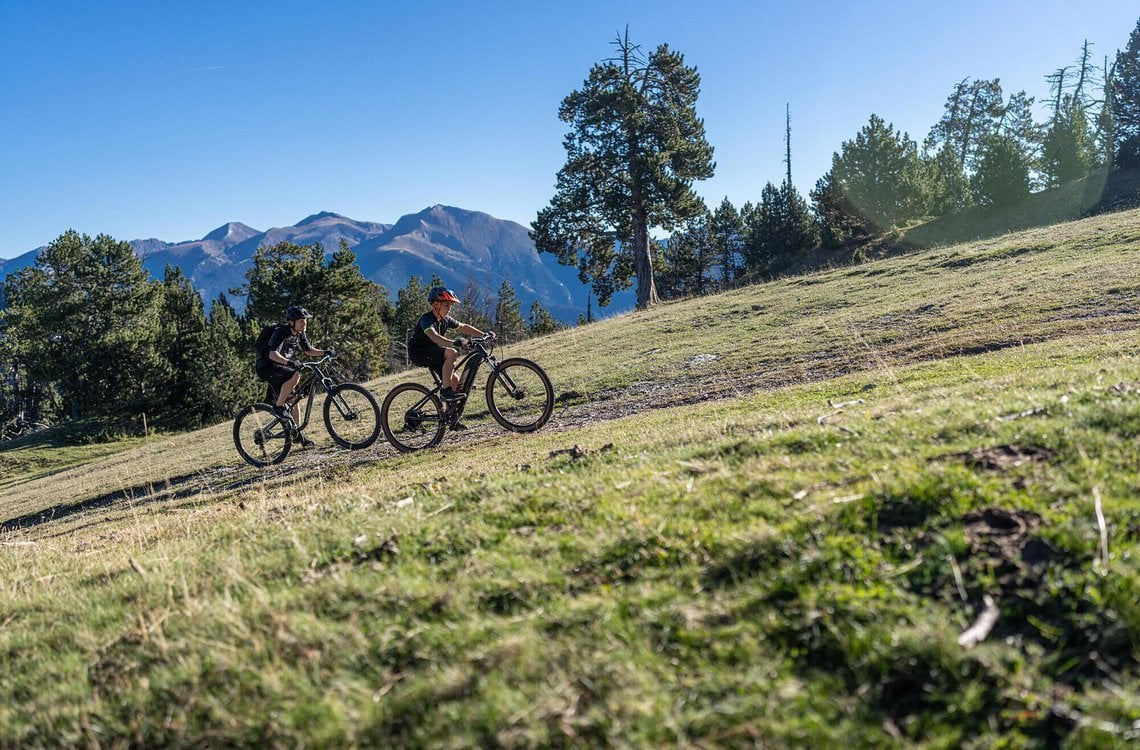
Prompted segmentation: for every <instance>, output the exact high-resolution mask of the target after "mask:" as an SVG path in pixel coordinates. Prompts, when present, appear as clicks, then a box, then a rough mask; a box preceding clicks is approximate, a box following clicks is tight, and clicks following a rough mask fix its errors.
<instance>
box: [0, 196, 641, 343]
mask: <svg viewBox="0 0 1140 750" xmlns="http://www.w3.org/2000/svg"><path fill="white" fill-rule="evenodd" d="M280 242H292V243H294V244H297V245H311V244H315V243H318V242H319V243H320V244H321V246H322V248H323V249H324V251H325V253H326V256H327V255H331V254H332V253H333V252H335V251H336V250H337V248H338V247H339V246H340V243H341V242H344V243H345V244H346V245H347V246H348V247H349V248H350V249H352V250H353V252H354V253H355V254H356V261H357V265H358V266H359V267H360V270H361V273H362V274H363V275H364V276H365V277H366V278H368V279H370V280H372V281H375V282H376V283H379V284H381V285H383V286H384V287H385V288H387V289H388V291H389V293H390V294H391V295H392V297H393V298H395V296H396V292H397V291H398V290H399V289H401V288H403V287H404V286H406V285H407V283H408V279H409V277H410V276H411V275H413V274H414V275H416V276H417V277H419V278H420V279H421V281H423V282H425V283H427V282H429V281H430V280H431V278H432V276H433V275H435V276H438V277H439V278H441V279H443V280H444V281H445V283H447V284H448V286H451V287H454V288H456V289H462V288H464V287H465V286H467V285H468V284H469V283H471V282H474V283H475V284H477V285H478V286H479V287H480V288H481V289H482V290H483V292H484V293H485V294H486V298H487V299H493V298H494V296H495V295H497V294H498V291H499V287H500V286H501V284H502V282H503V280H504V279H506V280H508V281H509V282H510V283H511V286H512V287H513V288H514V289H515V292H516V294H517V295H518V298H519V301H520V303H521V304H522V313H523V315H524V316H525V315H526V314H527V313H528V312H529V310H530V306H531V303H532V302H534V301H536V300H537V301H538V302H539V303H540V304H541V305H542V306H543V307H545V308H546V309H547V310H548V311H549V312H550V313H551V314H552V315H553V316H555V317H556V318H558V319H560V320H562V321H564V322H567V323H571V322H574V321H575V320H577V318H578V317H579V316H581V315H585V314H586V310H587V305H588V304H589V297H590V290H589V288H588V287H587V286H586V285H584V284H582V283H581V282H580V281H579V280H578V278H577V269H575V268H572V267H565V266H560V265H559V264H558V262H557V260H556V259H555V258H554V257H553V256H550V255H546V254H540V253H539V252H538V251H537V249H536V248H535V246H534V242H533V241H532V240H531V239H530V235H529V233H528V230H527V228H526V227H524V226H522V225H521V224H518V223H516V222H513V221H509V220H505V219H498V218H495V217H494V216H491V215H490V214H487V213H484V212H481V211H474V210H470V209H463V208H457V207H454V206H446V205H443V204H435V205H433V206H429V207H427V208H425V209H423V210H422V211H419V212H417V213H413V214H406V215H404V216H401V217H400V218H399V219H397V221H396V222H395V223H394V224H384V223H380V222H374V221H361V220H357V219H352V218H349V217H347V216H344V215H342V214H339V213H335V212H333V211H318V212H317V213H313V214H310V215H308V216H306V217H304V218H303V219H301V220H300V221H298V222H297V223H296V224H293V225H291V226H284V227H272V228H270V229H266V230H264V231H262V230H258V229H255V228H253V227H250V226H249V225H247V224H244V223H242V222H239V221H231V222H227V223H225V224H222V225H221V226H219V227H217V228H215V229H213V230H211V231H210V232H207V233H206V234H205V235H203V236H202V238H201V239H197V240H186V241H182V242H167V241H164V240H160V239H157V238H153V237H152V238H147V239H134V240H129V243H130V245H131V246H132V247H133V248H134V250H135V252H136V253H137V254H138V255H139V257H140V258H141V259H142V262H143V265H144V267H146V269H147V270H148V271H149V272H150V274H151V275H152V276H153V277H154V278H156V279H161V278H162V277H163V275H164V273H165V268H166V266H167V265H168V264H169V265H172V266H175V267H178V268H180V269H181V270H182V272H183V273H184V274H185V275H186V277H187V278H188V279H189V280H190V282H191V283H192V284H193V285H194V287H195V288H196V289H198V291H199V293H200V294H201V295H202V298H203V300H205V302H206V303H207V305H209V304H211V303H212V302H213V301H214V300H216V299H217V298H218V296H219V295H221V294H225V295H227V297H231V302H232V303H233V304H234V306H235V307H236V308H238V309H239V310H240V309H243V308H244V306H245V305H244V299H242V298H241V296H240V295H231V294H230V292H231V290H233V289H236V288H239V287H241V286H242V284H244V282H245V274H246V272H247V271H248V270H249V269H250V268H251V267H252V265H253V256H254V253H255V252H256V251H257V249H258V248H260V247H267V246H272V245H275V244H278V243H280ZM44 247H46V246H41V247H38V248H35V249H34V250H30V251H28V252H27V253H24V254H22V255H19V256H16V257H15V258H11V259H9V260H0V277H2V276H7V275H8V274H10V273H14V272H16V271H18V270H20V269H21V268H25V267H27V266H30V265H33V264H34V263H35V258H36V256H37V255H38V253H39V252H40V251H41V250H43V249H44ZM633 303H634V297H633V294H632V292H623V293H620V294H618V295H615V299H614V302H613V303H612V304H611V305H610V307H609V308H607V309H606V311H605V312H606V314H614V313H616V312H622V311H625V310H628V309H630V308H632V307H633Z"/></svg>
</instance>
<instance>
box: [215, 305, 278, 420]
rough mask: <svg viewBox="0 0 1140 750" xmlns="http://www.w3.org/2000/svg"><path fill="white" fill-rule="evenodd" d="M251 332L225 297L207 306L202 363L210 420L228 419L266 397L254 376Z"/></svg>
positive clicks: (263, 387) (261, 384)
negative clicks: (204, 372) (246, 406)
mask: <svg viewBox="0 0 1140 750" xmlns="http://www.w3.org/2000/svg"><path fill="white" fill-rule="evenodd" d="M253 335H255V334H254V333H253V332H252V331H247V330H246V329H245V328H243V327H242V323H241V320H240V319H239V317H238V315H237V313H236V312H234V308H233V306H232V305H231V304H230V302H229V300H228V299H226V296H225V295H224V294H223V295H219V296H218V298H217V299H216V300H214V303H213V304H212V305H210V318H209V321H208V322H207V327H206V353H205V363H206V367H207V369H208V372H209V383H210V387H209V389H208V393H207V399H208V403H209V405H210V409H209V418H210V420H211V421H213V420H214V419H228V418H231V417H233V415H234V413H235V412H236V411H237V409H238V408H240V407H242V406H244V405H245V404H248V403H251V402H253V401H261V400H263V398H264V396H265V385H264V384H263V383H260V382H259V381H257V379H256V378H254V377H252V376H253V364H254V363H253V359H252V356H253V355H252V348H251V347H250V341H252V340H253V338H252V337H253Z"/></svg>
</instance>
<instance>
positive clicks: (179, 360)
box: [152, 264, 248, 427]
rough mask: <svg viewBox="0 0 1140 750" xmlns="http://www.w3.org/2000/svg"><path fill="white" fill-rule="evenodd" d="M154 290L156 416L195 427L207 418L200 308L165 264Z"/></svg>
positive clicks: (209, 381) (182, 278) (208, 385)
mask: <svg viewBox="0 0 1140 750" xmlns="http://www.w3.org/2000/svg"><path fill="white" fill-rule="evenodd" d="M160 288H161V291H162V295H161V302H160V306H159V311H160V321H161V323H160V335H159V341H160V353H161V354H162V357H163V360H164V364H165V365H166V366H165V367H164V368H163V374H164V375H165V378H164V381H165V382H162V383H160V384H159V393H161V394H162V401H163V407H164V408H163V414H162V415H161V416H162V418H163V422H164V423H165V424H167V425H169V426H172V427H196V426H198V425H200V424H203V423H205V422H207V421H208V420H209V419H210V417H211V416H213V408H212V404H211V399H210V392H211V389H212V388H213V387H214V382H213V374H212V372H211V371H210V369H209V359H208V350H209V336H208V332H207V323H206V309H205V305H204V304H203V303H202V297H201V295H199V294H198V291H197V290H196V289H194V286H193V285H192V284H191V283H190V280H189V279H187V278H186V275H185V274H184V273H182V269H180V268H177V267H174V266H170V265H169V264H168V265H167V266H166V272H165V274H164V276H163V279H162V284H161V287H160ZM246 377H248V375H247V376H246ZM155 416H158V415H152V418H153V417H155Z"/></svg>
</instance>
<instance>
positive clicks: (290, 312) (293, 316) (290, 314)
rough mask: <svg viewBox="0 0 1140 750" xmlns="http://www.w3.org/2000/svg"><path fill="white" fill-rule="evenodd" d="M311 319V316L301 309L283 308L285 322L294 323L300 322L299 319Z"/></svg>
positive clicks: (294, 306) (293, 307) (295, 307)
mask: <svg viewBox="0 0 1140 750" xmlns="http://www.w3.org/2000/svg"><path fill="white" fill-rule="evenodd" d="M311 317H313V314H312V313H310V312H309V311H308V310H306V309H305V308H303V307H299V306H297V305H293V306H292V307H287V308H285V320H288V321H294V320H300V319H301V318H305V319H308V318H311Z"/></svg>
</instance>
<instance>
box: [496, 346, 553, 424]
mask: <svg viewBox="0 0 1140 750" xmlns="http://www.w3.org/2000/svg"><path fill="white" fill-rule="evenodd" d="M487 408H488V409H490V410H491V416H492V417H494V418H495V421H496V422H498V423H499V424H501V425H502V426H503V427H505V428H506V429H508V430H511V431H512V432H534V431H535V430H537V429H538V428H540V427H542V426H543V425H544V424H546V420H548V419H550V415H551V414H552V413H553V412H554V386H552V385H551V384H550V378H548V377H547V376H546V373H545V372H544V371H543V369H542V368H541V367H539V366H538V365H536V364H535V363H534V362H531V361H530V360H529V359H522V358H521V357H514V358H512V359H504V360H503V361H502V362H500V363H499V366H498V367H497V368H495V371H494V372H492V373H491V374H490V375H489V376H488V377H487Z"/></svg>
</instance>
